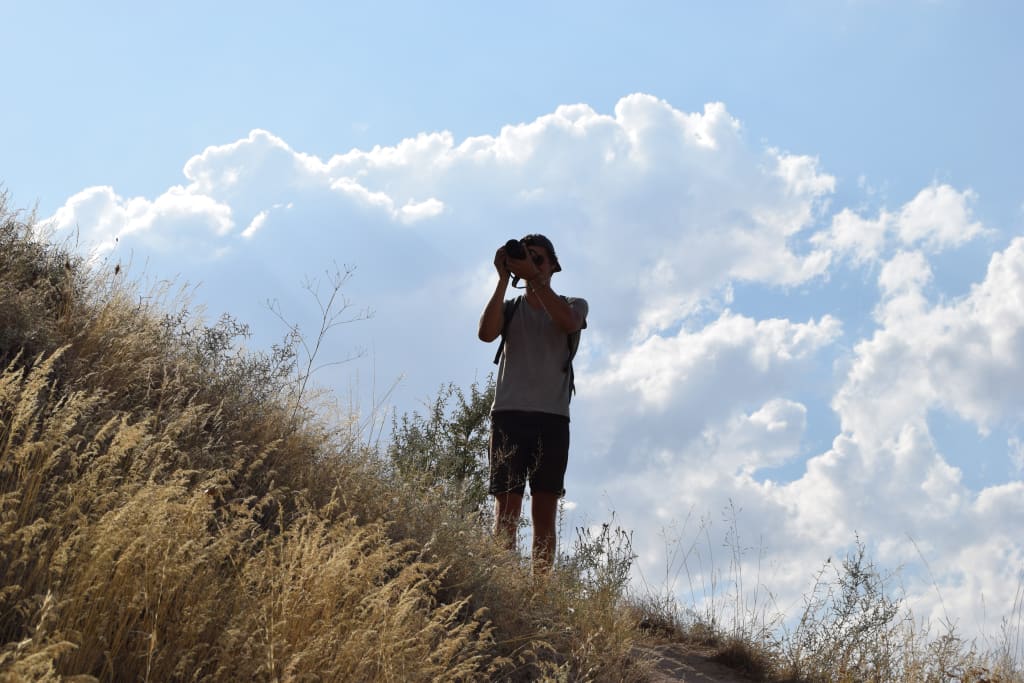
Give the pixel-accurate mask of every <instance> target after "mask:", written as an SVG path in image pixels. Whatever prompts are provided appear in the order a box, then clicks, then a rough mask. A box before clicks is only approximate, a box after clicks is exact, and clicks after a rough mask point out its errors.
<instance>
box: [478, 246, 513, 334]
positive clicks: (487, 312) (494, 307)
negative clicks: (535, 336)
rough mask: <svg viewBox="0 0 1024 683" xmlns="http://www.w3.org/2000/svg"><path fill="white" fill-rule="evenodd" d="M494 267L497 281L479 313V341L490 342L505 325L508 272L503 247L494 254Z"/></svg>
mask: <svg viewBox="0 0 1024 683" xmlns="http://www.w3.org/2000/svg"><path fill="white" fill-rule="evenodd" d="M494 268H495V270H497V271H498V283H497V284H496V285H495V286H494V293H493V294H491V298H490V300H489V301H488V302H487V306H485V307H484V312H483V313H481V314H480V324H479V326H478V329H477V336H478V337H479V338H480V341H485V342H492V341H494V340H495V339H497V338H498V335H500V334H501V328H502V327H504V326H505V291H506V290H507V289H508V280H509V277H510V273H509V271H508V268H507V267H506V266H505V247H502V248H501V249H498V251H497V253H495V254H494Z"/></svg>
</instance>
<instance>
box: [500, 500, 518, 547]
mask: <svg viewBox="0 0 1024 683" xmlns="http://www.w3.org/2000/svg"><path fill="white" fill-rule="evenodd" d="M522 510H523V494H521V493H498V494H495V496H494V535H495V537H496V538H498V540H499V541H500V542H501V544H502V545H503V546H504V547H505V548H506V549H508V550H515V549H516V546H517V545H518V544H517V543H516V539H517V537H518V534H519V515H520V514H521V513H522Z"/></svg>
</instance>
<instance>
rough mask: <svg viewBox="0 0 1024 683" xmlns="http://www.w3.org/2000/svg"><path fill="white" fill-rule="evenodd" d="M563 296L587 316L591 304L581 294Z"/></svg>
mask: <svg viewBox="0 0 1024 683" xmlns="http://www.w3.org/2000/svg"><path fill="white" fill-rule="evenodd" d="M562 298H563V299H565V302H566V303H567V304H569V305H570V306H572V307H573V308H574V309H576V310H577V311H580V312H581V313H583V315H584V316H586V314H587V311H589V310H590V304H588V303H587V300H586V299H584V298H583V297H581V296H563V297H562Z"/></svg>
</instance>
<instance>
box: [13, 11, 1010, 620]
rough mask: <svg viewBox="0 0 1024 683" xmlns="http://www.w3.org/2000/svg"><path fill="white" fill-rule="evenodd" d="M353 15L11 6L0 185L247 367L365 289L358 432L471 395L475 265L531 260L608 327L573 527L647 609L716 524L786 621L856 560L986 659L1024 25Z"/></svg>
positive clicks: (576, 472) (769, 16)
mask: <svg viewBox="0 0 1024 683" xmlns="http://www.w3.org/2000/svg"><path fill="white" fill-rule="evenodd" d="M365 5H366V6H363V4H359V5H356V4H354V3H353V4H351V5H346V4H342V3H336V4H335V3H305V4H300V5H297V6H296V7H289V8H284V7H283V6H278V5H273V4H253V3H245V4H242V3H218V4H216V6H209V3H175V4H173V5H165V6H160V7H155V6H154V7H142V6H138V5H137V4H130V3H123V4H118V3H107V4H105V5H104V9H103V11H99V10H97V9H95V8H87V7H84V6H80V5H75V4H71V3H62V4H57V3H33V4H29V3H20V4H17V5H13V4H11V3H4V4H0V21H2V22H3V25H4V26H7V27H9V28H10V30H8V31H7V32H6V38H5V40H6V51H7V54H9V55H16V59H15V60H14V61H9V62H8V68H7V69H6V70H5V73H4V77H5V94H6V99H7V104H6V106H4V107H2V108H0V182H2V183H3V184H4V186H5V187H6V188H7V190H8V191H9V193H10V195H11V202H12V204H13V205H14V206H19V207H31V206H33V205H37V206H38V213H39V216H40V218H43V219H48V221H49V222H50V224H51V225H52V226H53V228H54V229H55V230H56V231H57V234H58V235H66V234H68V231H70V230H72V229H74V228H75V227H77V229H78V231H79V232H80V234H81V239H82V242H83V248H93V249H96V250H97V253H99V254H101V255H102V257H103V258H106V259H107V260H108V261H107V263H109V262H111V261H118V262H122V263H126V264H129V263H130V268H129V271H130V272H131V273H133V274H134V275H137V276H139V277H144V278H150V279H161V278H171V277H177V278H178V280H179V281H187V282H192V283H200V288H199V290H198V292H197V294H196V298H197V301H198V302H199V303H202V304H204V305H206V307H207V310H208V311H209V312H210V314H211V316H213V315H216V314H217V313H219V312H220V311H224V310H226V311H231V312H232V313H233V314H235V315H237V316H238V317H240V318H242V319H244V320H247V321H249V322H251V323H252V325H253V327H254V328H255V331H256V336H255V339H254V343H257V344H260V343H269V341H270V340H272V339H275V338H277V337H279V336H280V335H281V334H282V330H281V329H280V324H279V323H278V322H277V321H276V320H274V318H273V316H271V315H270V314H269V313H268V311H267V310H266V308H265V307H264V306H263V303H262V302H263V301H265V299H267V298H276V299H279V300H280V301H281V303H282V307H283V308H284V309H285V310H286V311H287V312H293V313H294V315H293V317H294V318H295V319H297V320H300V321H302V322H304V323H309V322H310V321H311V319H312V315H313V311H312V310H311V306H310V303H309V301H308V299H307V297H305V295H304V293H303V291H302V289H301V287H300V286H299V283H300V282H301V280H302V279H303V277H304V276H315V275H317V274H318V273H321V272H323V270H324V269H325V268H329V267H330V266H331V263H332V261H337V262H338V263H351V264H354V265H356V266H357V271H356V274H355V276H354V278H353V280H352V281H351V283H350V285H349V286H348V287H347V288H346V293H347V294H348V295H349V297H350V298H351V299H352V300H353V302H354V304H355V305H356V306H358V307H363V306H369V307H371V308H373V309H374V311H375V315H374V317H373V318H372V319H371V320H369V321H366V322H364V323H359V324H357V325H354V326H348V327H346V328H345V329H344V330H343V331H342V333H341V335H339V337H338V338H336V339H335V340H334V341H333V343H334V346H333V347H332V352H334V353H336V354H338V356H339V357H340V356H343V355H345V354H346V353H347V352H348V351H349V350H351V349H354V348H364V349H366V350H367V353H366V355H365V356H364V357H363V358H362V359H360V360H358V361H356V362H353V363H350V364H348V365H346V366H344V367H342V368H340V369H333V370H329V371H325V372H324V373H323V374H321V375H320V377H319V379H320V380H321V381H322V382H324V383H325V384H327V385H328V386H330V387H332V388H333V389H335V390H337V391H338V392H339V394H340V395H341V396H343V397H347V396H350V395H351V396H355V397H356V398H357V399H358V401H359V403H360V405H361V407H362V408H363V409H364V410H365V409H366V406H367V405H368V404H371V403H372V402H373V400H374V396H378V397H379V396H380V394H382V393H383V391H384V388H386V387H388V386H390V385H391V384H392V383H394V382H395V381H398V384H397V386H396V388H395V389H394V391H393V392H392V393H391V394H390V395H389V397H388V400H389V405H391V406H393V407H395V408H397V409H398V410H409V409H414V408H417V407H419V405H420V402H421V401H423V400H425V399H426V398H428V397H429V396H431V395H432V394H433V392H434V391H435V390H436V389H437V387H438V386H440V384H442V383H444V382H448V381H454V382H456V383H458V384H461V385H466V384H468V383H469V382H471V381H472V380H473V379H474V378H479V377H482V376H484V375H485V374H486V373H488V372H490V370H491V366H490V359H491V356H492V354H493V350H492V349H490V348H489V347H485V346H483V345H482V344H480V343H479V342H477V341H476V339H475V323H476V316H477V315H478V313H479V310H480V308H481V307H482V305H483V303H484V302H485V301H486V298H487V296H488V294H489V292H490V290H491V287H492V286H493V283H492V281H491V278H492V272H493V271H492V269H491V267H490V266H489V263H490V259H491V256H492V255H493V250H494V249H495V248H496V247H497V245H498V244H500V243H502V242H504V240H505V239H507V238H508V237H511V236H515V235H518V234H521V233H525V232H532V231H536V230H540V231H542V232H545V233H547V234H549V236H551V238H552V239H553V241H554V242H555V245H556V247H557V248H558V251H559V255H560V257H561V260H562V262H563V265H564V266H565V271H564V272H563V273H560V274H559V275H558V276H557V277H556V281H555V283H554V284H555V288H556V290H558V291H564V293H568V294H574V295H580V296H584V297H585V298H587V299H588V301H589V302H590V306H591V321H590V327H589V328H588V330H587V333H586V334H585V336H584V344H583V347H582V348H581V352H580V360H579V362H578V366H579V367H578V380H577V384H578V386H579V394H578V396H577V398H576V399H575V400H574V404H573V409H574V418H573V423H574V433H573V440H574V441H573V443H574V447H573V454H572V460H571V465H570V472H569V484H568V489H569V500H570V502H571V503H572V507H573V509H572V511H571V513H570V524H575V523H580V524H582V523H587V522H588V521H600V520H602V519H604V518H606V517H607V516H608V514H609V511H610V510H611V509H614V510H615V512H616V518H617V519H618V520H620V521H621V522H622V523H624V524H625V525H627V526H629V527H631V528H633V529H635V530H636V536H635V539H636V543H637V549H638V551H639V552H640V554H641V558H640V559H639V561H638V562H639V565H640V568H641V569H643V570H644V573H645V576H647V577H648V580H650V581H653V582H657V579H658V573H659V571H661V572H662V573H664V564H665V561H666V560H665V546H664V542H663V541H662V540H661V538H660V534H661V530H662V529H664V528H667V527H674V526H677V525H678V523H679V522H680V521H681V520H683V519H686V518H687V517H688V516H689V517H691V518H696V519H699V518H706V519H709V520H715V522H714V524H715V525H716V528H715V530H716V531H724V530H723V529H721V528H720V526H719V525H720V517H721V511H722V510H723V509H726V508H727V507H728V506H729V504H730V502H732V503H733V504H735V505H736V507H739V508H742V509H743V512H742V513H741V514H740V520H739V523H740V525H741V529H740V531H741V533H742V534H743V535H744V537H745V538H748V539H757V538H760V539H762V541H763V542H764V544H765V549H766V551H767V553H768V556H769V558H770V561H769V562H768V563H767V564H766V566H768V567H770V572H769V573H770V576H766V577H764V579H765V581H766V582H767V583H769V587H771V588H772V589H773V590H774V591H776V593H777V595H779V596H780V602H781V603H787V604H789V603H792V601H793V600H794V599H796V597H798V596H799V595H800V593H801V591H802V590H805V589H806V587H807V584H808V580H809V577H810V574H811V572H812V571H813V570H814V569H815V568H816V567H817V566H818V564H819V563H820V562H821V561H822V560H823V559H824V558H825V557H828V556H829V555H834V554H836V553H837V552H839V551H841V550H842V549H843V548H846V547H849V544H850V543H851V542H852V541H853V538H854V534H855V533H856V534H860V536H861V537H862V538H864V539H865V540H866V541H867V542H868V543H869V544H870V545H871V547H872V549H873V551H874V552H875V553H876V555H877V556H878V558H879V560H880V561H881V562H882V563H883V564H886V565H888V566H893V567H895V566H897V565H905V566H907V570H906V572H907V576H908V584H907V590H908V593H909V599H910V601H911V603H912V604H914V605H915V607H916V609H917V611H918V613H919V615H921V616H929V617H933V618H936V619H937V618H940V617H942V616H944V614H949V613H952V615H953V616H954V617H955V618H956V619H957V620H959V621H960V623H961V624H962V625H963V626H964V627H965V628H966V629H967V630H969V631H977V630H981V629H983V628H988V629H989V631H990V632H991V631H992V628H991V627H992V625H993V624H996V623H998V618H999V617H1000V616H1001V613H998V612H999V610H998V609H994V608H993V606H994V605H1001V604H1003V603H1004V602H1007V601H1009V600H1012V595H1013V591H1014V590H1015V589H1016V587H1017V586H1018V585H1019V583H1018V582H1019V581H1020V576H1021V571H1022V570H1024V544H1022V543H1021V540H1020V534H1019V529H1020V528H1022V525H1024V482H1022V473H1024V447H1022V445H1021V442H1022V441H1024V428H1022V426H1021V418H1022V416H1024V392H1021V391H1020V389H1019V387H1020V386H1022V385H1021V384H1020V382H1022V381H1024V364H1022V358H1024V242H1022V241H1020V239H1019V237H1020V235H1021V227H1022V224H1024V183H1022V181H1021V178H1022V176H1021V173H1020V171H1019V165H1020V158H1021V154H1022V152H1024V138H1022V132H1021V126H1020V124H1019V122H1020V121H1021V120H1024V95H1022V94H1021V92H1022V89H1021V88H1019V87H1017V84H1018V82H1019V71H1020V67H1021V65H1022V64H1024V48H1021V47H1020V45H1019V42H1020V41H1019V39H1018V38H1019V36H1018V35H1017V34H1018V33H1019V31H1018V29H1019V27H1020V26H1021V25H1022V22H1021V20H1022V19H1024V9H1022V8H1021V6H1020V5H1019V4H1018V3H1012V2H984V3H968V2H957V1H954V0H948V1H941V0H937V1H932V2H923V1H921V2H917V1H911V0H906V1H901V2H874V1H871V0H861V1H852V0H851V1H839V0H835V1H827V2H797V1H793V2H778V3H752V2H751V3H741V2H729V3H710V2H708V3H704V2H701V3H656V2H641V3H628V4H627V3H582V2H564V3H557V4H554V3H518V4H517V5H516V6H515V7H509V8H498V7H495V6H494V5H493V4H485V3H477V4H471V3H455V2H441V3H375V4H373V5H372V6H370V5H369V4H365ZM115 237H116V238H117V242H116V246H111V245H113V244H114V242H113V240H114V238H115ZM691 531H692V529H691ZM908 536H910V537H912V538H914V540H915V541H916V542H917V544H918V547H919V548H920V550H921V555H923V556H924V557H925V558H926V559H927V561H928V563H929V566H930V568H931V572H932V575H933V576H934V577H935V578H934V581H935V583H937V584H938V585H939V586H941V587H942V588H943V596H944V598H945V599H944V600H943V601H941V602H940V601H937V600H936V598H935V594H936V591H935V590H934V588H933V586H931V585H929V584H930V580H924V579H922V578H921V577H922V576H923V575H924V574H925V572H923V569H922V563H921V557H920V556H919V555H918V554H917V551H916V550H915V549H914V547H913V544H910V543H909V541H908V540H907V539H908ZM753 559H756V558H753ZM659 567H661V569H659ZM914 577H917V578H918V579H920V580H916V581H915V580H914ZM951 595H955V596H956V597H955V598H951V597H950V596H951ZM982 605H985V606H986V609H985V610H982V607H981V606H982Z"/></svg>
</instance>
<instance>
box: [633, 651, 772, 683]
mask: <svg viewBox="0 0 1024 683" xmlns="http://www.w3.org/2000/svg"><path fill="white" fill-rule="evenodd" d="M636 654H637V656H638V657H641V658H643V659H645V660H647V661H649V662H651V674H650V677H649V678H648V679H647V680H648V681H649V682H650V683H666V682H667V681H700V682H701V683H751V681H752V679H750V678H747V677H746V676H744V675H743V674H741V673H739V672H738V671H736V670H734V669H730V668H729V667H727V666H724V665H722V664H719V663H717V662H715V661H714V660H713V658H714V656H715V654H716V650H714V649H713V648H708V647H701V646H699V645H692V644H688V643H661V644H658V645H642V646H638V647H637V648H636Z"/></svg>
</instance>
